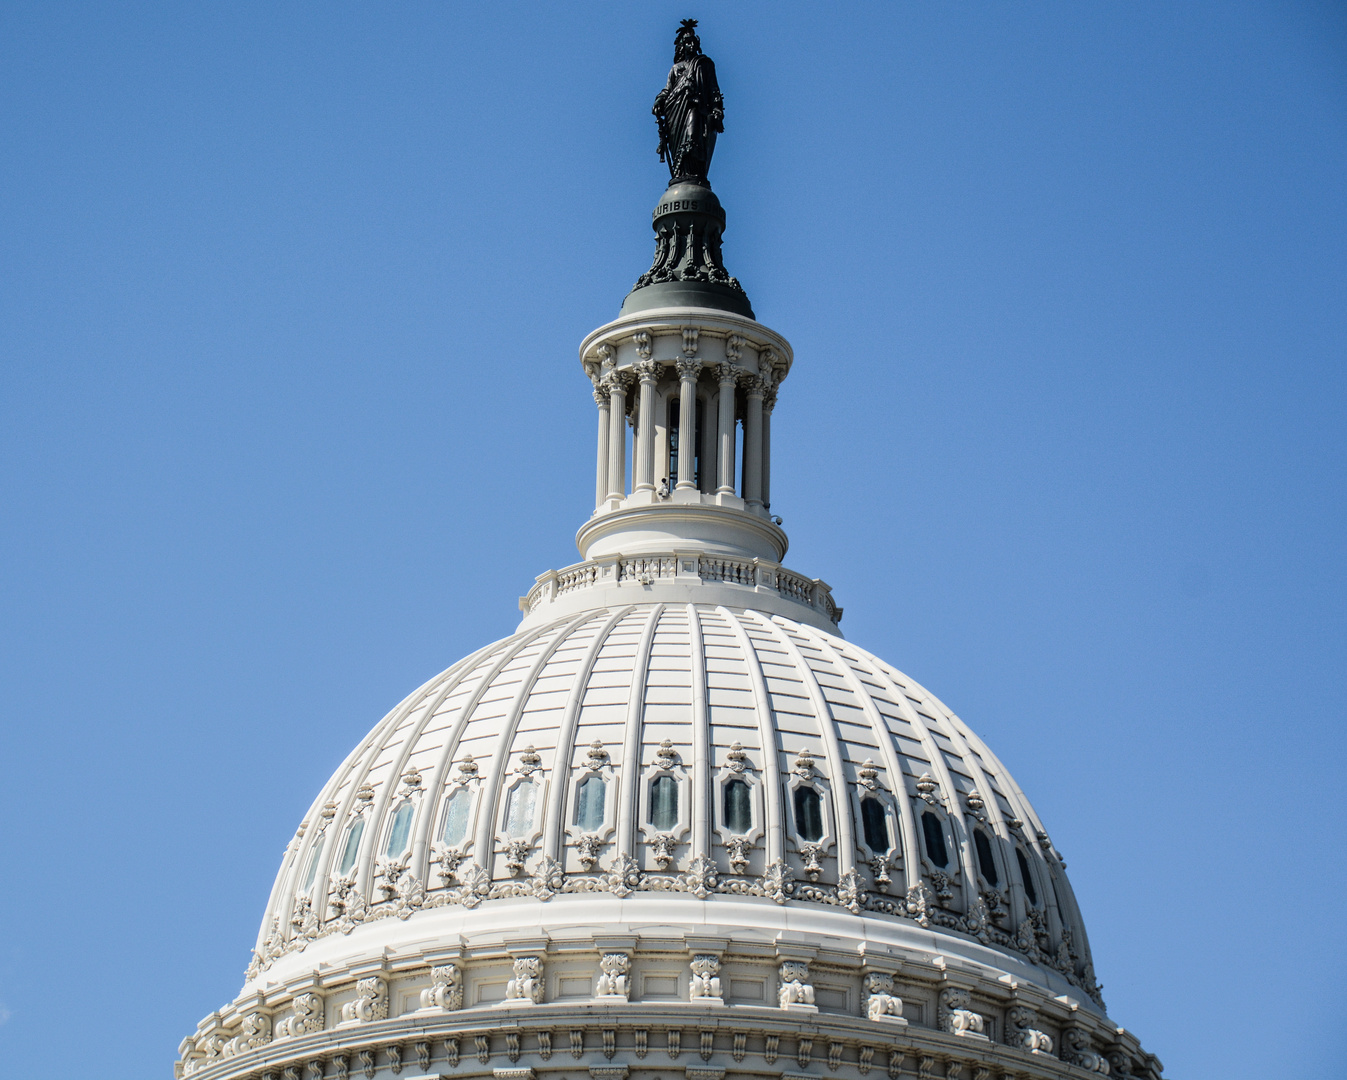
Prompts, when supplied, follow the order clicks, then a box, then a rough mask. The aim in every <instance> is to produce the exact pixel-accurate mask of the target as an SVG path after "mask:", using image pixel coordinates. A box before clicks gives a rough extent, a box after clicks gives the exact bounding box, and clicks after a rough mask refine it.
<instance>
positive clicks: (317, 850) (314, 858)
mask: <svg viewBox="0 0 1347 1080" xmlns="http://www.w3.org/2000/svg"><path fill="white" fill-rule="evenodd" d="M326 839H327V836H326V835H323V836H320V837H319V838H318V843H316V844H314V845H313V851H312V852H310V853H309V872H308V873H307V874H305V875H304V891H305V892H308V891H309V890H310V889H312V888H313V879H314V878H316V877H317V876H318V863H319V861H320V860H321V859H322V857H323V841H324V840H326Z"/></svg>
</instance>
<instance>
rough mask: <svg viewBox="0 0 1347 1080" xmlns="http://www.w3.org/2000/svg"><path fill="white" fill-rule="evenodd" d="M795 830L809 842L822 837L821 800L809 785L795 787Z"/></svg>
mask: <svg viewBox="0 0 1347 1080" xmlns="http://www.w3.org/2000/svg"><path fill="white" fill-rule="evenodd" d="M795 831H796V832H797V833H799V834H800V839H801V840H808V841H810V842H812V841H814V840H819V839H822V837H823V800H822V799H820V798H819V794H818V792H817V791H815V790H814V789H813V788H811V787H797V788H796V789H795Z"/></svg>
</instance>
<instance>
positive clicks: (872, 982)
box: [861, 971, 905, 1023]
mask: <svg viewBox="0 0 1347 1080" xmlns="http://www.w3.org/2000/svg"><path fill="white" fill-rule="evenodd" d="M861 1011H862V1012H863V1013H864V1014H865V1017H866V1019H868V1020H877V1021H879V1020H883V1021H888V1022H890V1023H893V1022H897V1021H902V1022H905V1021H903V1001H902V998H899V997H896V996H895V995H894V993H893V976H892V975H889V974H886V973H884V972H879V971H870V972H866V975H865V978H864V979H862V980H861Z"/></svg>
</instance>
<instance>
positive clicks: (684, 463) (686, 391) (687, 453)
mask: <svg viewBox="0 0 1347 1080" xmlns="http://www.w3.org/2000/svg"><path fill="white" fill-rule="evenodd" d="M701 373H702V365H701V362H700V361H698V360H679V361H678V490H680V491H691V490H692V489H693V488H695V487H696V486H697V477H696V470H695V469H694V468H693V465H694V463H695V462H696V459H697V449H696V446H695V445H694V443H695V442H696V439H697V376H699V375H700V374H701Z"/></svg>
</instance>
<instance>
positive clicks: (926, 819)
mask: <svg viewBox="0 0 1347 1080" xmlns="http://www.w3.org/2000/svg"><path fill="white" fill-rule="evenodd" d="M921 831H922V835H923V836H924V837H925V839H926V857H927V858H928V859H930V860H931V862H933V863H934V864H935V865H936V866H938V867H940V868H941V869H942V870H943V869H944V868H945V867H946V866H948V865H949V853H948V852H947V851H946V850H945V831H944V830H943V829H942V828H941V827H940V819H939V818H938V817H936V816H935V815H934V814H932V813H930V812H929V811H928V812H927V813H925V814H922V815H921Z"/></svg>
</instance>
